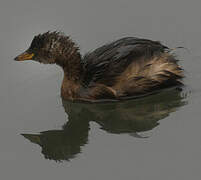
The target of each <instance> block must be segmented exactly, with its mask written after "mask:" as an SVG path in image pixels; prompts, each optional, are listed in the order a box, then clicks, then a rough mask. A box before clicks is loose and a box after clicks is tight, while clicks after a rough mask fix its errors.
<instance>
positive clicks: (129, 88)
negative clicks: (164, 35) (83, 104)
mask: <svg viewBox="0 0 201 180" xmlns="http://www.w3.org/2000/svg"><path fill="white" fill-rule="evenodd" d="M38 47H39V48H38ZM34 48H35V49H34ZM48 53H49V54H48ZM24 54H26V55H24ZM27 54H29V55H30V56H35V58H36V59H37V61H39V62H42V63H50V64H51V63H56V64H58V65H59V66H61V67H62V68H63V70H64V79H63V83H62V88H61V95H62V97H63V98H64V99H71V100H85V101H92V102H93V101H102V100H121V99H125V98H131V97H133V96H138V95H144V94H147V93H151V92H153V91H155V90H160V89H163V88H167V87H172V86H176V85H181V84H182V83H181V79H182V77H183V71H182V69H181V68H180V67H179V65H178V63H177V61H178V60H177V59H176V58H175V57H174V56H173V55H172V54H170V50H169V49H168V48H167V47H166V46H164V45H162V44H161V43H160V42H158V41H152V40H147V39H141V38H134V37H127V38H122V39H120V40H117V41H114V42H112V43H109V44H107V45H104V46H102V47H100V48H98V49H96V50H95V51H93V52H91V53H88V54H87V55H85V56H84V57H81V55H80V53H79V52H78V48H77V46H76V45H75V44H74V43H73V42H72V41H71V40H70V39H69V38H68V37H66V36H64V35H61V34H60V33H56V32H53V33H49V32H47V33H45V34H42V35H38V36H36V37H35V40H33V42H32V44H31V47H30V48H29V49H28V50H27V51H26V53H23V54H22V55H21V56H18V57H17V58H16V60H18V61H21V60H25V59H31V58H33V57H29V58H27ZM25 57H26V58H25Z"/></svg>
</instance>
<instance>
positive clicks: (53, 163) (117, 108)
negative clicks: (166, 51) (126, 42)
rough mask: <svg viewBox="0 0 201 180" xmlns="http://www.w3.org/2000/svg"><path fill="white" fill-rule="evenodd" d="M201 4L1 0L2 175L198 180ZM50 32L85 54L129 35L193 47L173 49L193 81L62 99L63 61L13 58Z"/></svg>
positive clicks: (200, 172) (180, 0)
mask: <svg viewBox="0 0 201 180" xmlns="http://www.w3.org/2000/svg"><path fill="white" fill-rule="evenodd" d="M200 5H201V2H200V1H195V0H194V1H193V0H192V1H184V0H174V1H173V0H169V1H164V2H163V1H159V0H150V1H148V2H147V1H145V0H141V1H139V0H136V1H131V0H124V1H120V0H117V1H114V0H107V1H106V0H102V1H97V0H93V1H92V0H82V1H81V0H68V1H64V0H58V1H52V0H50V1H47V0H42V1H41V0H40V1H39V0H35V1H30V0H26V1H25V0H18V1H11V0H7V1H5V0H3V1H1V7H0V22H1V31H0V39H1V43H0V57H1V62H0V63H1V66H0V82H1V85H0V92H1V94H0V100H1V101H0V102H1V103H0V114H1V121H0V142H1V148H0V172H1V173H0V177H1V179H4V180H7V179H8V180H10V179H21V180H25V179H30V180H31V179H49V180H52V179H64V178H65V179H70V180H77V179H84V180H85V179H86V180H92V179H93V180H94V179H95V180H99V179H100V180H102V179H111V180H112V179H115V180H122V179H139V180H141V179H142V180H144V179H150V180H152V179H153V180H159V179H163V180H169V179H177V180H180V179H182V180H188V179H193V180H194V179H195V180H197V179H200V178H201V168H200V167H201V142H200V139H201V133H200V125H201V121H200V103H201V97H200V95H201V83H200V78H201V72H200V67H201V61H200V59H201V51H200V50H201V38H200V32H201V15H200ZM47 30H62V31H64V32H65V33H66V34H68V35H71V36H72V38H73V39H74V40H76V42H77V43H78V44H79V45H80V48H81V52H82V53H83V54H84V53H85V52H87V51H89V50H92V49H95V48H97V47H98V46H100V45H103V44H104V43H106V42H110V41H112V40H116V39H118V38H121V37H125V36H138V37H144V38H149V39H153V40H160V41H162V42H163V43H164V44H165V45H167V46H169V47H171V48H174V47H177V46H183V47H186V48H187V50H184V49H178V50H176V51H175V53H176V54H177V55H178V57H179V59H181V61H180V64H181V65H182V67H183V68H184V69H185V75H186V78H185V80H184V82H185V84H186V86H185V87H184V88H183V90H182V91H176V90H174V89H172V90H168V91H164V92H161V93H160V94H155V95H152V96H148V97H145V98H141V99H137V100H130V101H123V102H119V103H101V104H87V103H71V102H67V101H62V99H61V98H60V85H61V81H62V76H63V74H62V71H61V69H60V68H59V67H56V66H54V65H42V64H39V63H36V62H31V61H29V62H28V61H27V62H23V63H20V62H15V61H13V58H14V57H15V56H16V55H18V54H19V53H20V52H22V51H23V50H25V49H26V48H27V47H28V46H29V43H30V41H31V40H32V38H33V36H34V35H36V34H38V33H41V32H45V31H47Z"/></svg>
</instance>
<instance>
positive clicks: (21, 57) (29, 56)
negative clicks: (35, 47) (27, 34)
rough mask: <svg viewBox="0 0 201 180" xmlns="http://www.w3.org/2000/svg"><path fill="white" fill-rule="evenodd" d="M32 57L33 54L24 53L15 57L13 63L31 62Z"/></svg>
mask: <svg viewBox="0 0 201 180" xmlns="http://www.w3.org/2000/svg"><path fill="white" fill-rule="evenodd" d="M33 56H34V53H28V52H27V51H25V52H24V53H22V54H20V55H19V56H17V57H16V58H15V59H14V60H15V61H26V60H31V59H32V58H33Z"/></svg>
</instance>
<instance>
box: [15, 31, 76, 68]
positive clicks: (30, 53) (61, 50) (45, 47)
mask: <svg viewBox="0 0 201 180" xmlns="http://www.w3.org/2000/svg"><path fill="white" fill-rule="evenodd" d="M73 47H74V49H75V46H74V43H73V42H72V41H71V40H70V39H69V37H67V36H64V34H63V33H61V32H56V31H55V32H49V31H48V32H46V33H44V34H39V35H37V36H35V37H34V39H33V40H32V42H31V45H30V47H29V48H28V49H27V50H26V51H25V52H24V53H22V54H20V55H19V56H17V57H16V58H15V60H16V61H25V60H35V61H38V62H40V63H44V64H53V63H56V61H57V59H59V58H60V59H62V58H63V59H65V58H66V56H68V55H69V53H71V51H72V50H73ZM61 57H62V58H61Z"/></svg>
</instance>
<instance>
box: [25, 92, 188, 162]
mask: <svg viewBox="0 0 201 180" xmlns="http://www.w3.org/2000/svg"><path fill="white" fill-rule="evenodd" d="M181 94H182V91H179V90H177V89H172V90H168V91H163V92H161V93H158V94H155V95H151V96H147V97H144V98H139V99H134V100H127V101H121V102H110V103H94V104H93V103H78V102H76V103H75V102H69V101H63V107H64V109H65V111H66V113H67V114H68V122H67V123H66V124H64V125H63V127H62V130H49V131H44V132H41V133H40V134H22V135H23V136H24V137H25V138H27V139H29V140H30V141H31V142H32V143H35V144H38V145H39V146H41V148H42V154H44V156H45V158H46V159H52V160H55V161H63V160H70V159H72V158H74V157H75V156H76V155H77V154H78V153H80V152H81V147H82V146H84V145H85V144H87V142H88V134H89V129H90V128H89V123H90V122H91V121H93V122H96V123H98V124H99V125H100V127H101V129H103V130H105V131H107V132H108V133H115V134H121V133H128V134H132V135H134V136H135V137H139V138H142V136H140V132H145V131H149V130H151V129H153V128H155V127H156V126H158V125H159V120H161V119H164V118H165V117H167V116H169V115H170V113H172V112H174V111H176V110H177V109H178V108H179V107H181V106H183V105H185V104H186V101H185V98H184V97H182V95H181Z"/></svg>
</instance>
